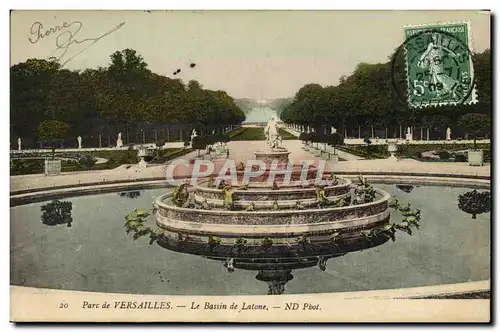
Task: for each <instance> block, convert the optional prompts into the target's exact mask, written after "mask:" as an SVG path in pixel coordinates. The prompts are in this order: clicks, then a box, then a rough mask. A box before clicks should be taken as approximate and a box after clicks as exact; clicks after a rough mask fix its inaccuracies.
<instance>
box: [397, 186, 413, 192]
mask: <svg viewBox="0 0 500 332" xmlns="http://www.w3.org/2000/svg"><path fill="white" fill-rule="evenodd" d="M396 188H398V189H400V190H402V191H404V192H405V193H408V194H409V193H411V192H412V191H413V189H414V188H415V187H414V186H412V185H406V184H397V185H396Z"/></svg>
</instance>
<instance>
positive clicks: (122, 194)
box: [118, 190, 141, 199]
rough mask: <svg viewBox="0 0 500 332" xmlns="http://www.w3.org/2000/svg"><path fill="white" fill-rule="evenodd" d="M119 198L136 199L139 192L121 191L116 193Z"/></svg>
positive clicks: (139, 194)
mask: <svg viewBox="0 0 500 332" xmlns="http://www.w3.org/2000/svg"><path fill="white" fill-rule="evenodd" d="M118 195H119V196H120V197H128V198H132V199H134V198H137V197H139V196H141V191H140V190H134V191H122V192H120V193H118Z"/></svg>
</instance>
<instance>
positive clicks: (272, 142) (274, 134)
mask: <svg viewBox="0 0 500 332" xmlns="http://www.w3.org/2000/svg"><path fill="white" fill-rule="evenodd" d="M264 135H265V136H266V143H267V145H268V146H269V147H270V148H271V149H276V148H279V147H280V142H281V137H280V136H279V134H278V122H277V121H276V118H275V117H274V116H273V117H271V119H270V120H269V122H268V123H267V125H266V127H265V128H264Z"/></svg>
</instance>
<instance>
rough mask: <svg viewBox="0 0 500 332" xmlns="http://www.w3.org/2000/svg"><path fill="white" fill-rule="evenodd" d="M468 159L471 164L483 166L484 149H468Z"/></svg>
mask: <svg viewBox="0 0 500 332" xmlns="http://www.w3.org/2000/svg"><path fill="white" fill-rule="evenodd" d="M467 161H468V162H469V165H470V166H483V163H484V152H483V150H473V149H471V150H468V151H467Z"/></svg>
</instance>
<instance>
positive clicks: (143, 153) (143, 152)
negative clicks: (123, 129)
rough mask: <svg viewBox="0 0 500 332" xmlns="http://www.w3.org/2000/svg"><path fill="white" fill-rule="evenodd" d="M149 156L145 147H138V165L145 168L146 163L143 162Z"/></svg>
mask: <svg viewBox="0 0 500 332" xmlns="http://www.w3.org/2000/svg"><path fill="white" fill-rule="evenodd" d="M150 155H151V153H150V152H149V150H148V148H147V147H144V146H141V147H139V149H138V150H137V157H138V158H139V165H140V166H144V167H146V166H147V164H148V163H147V162H146V161H145V160H144V158H146V157H148V156H150Z"/></svg>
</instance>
